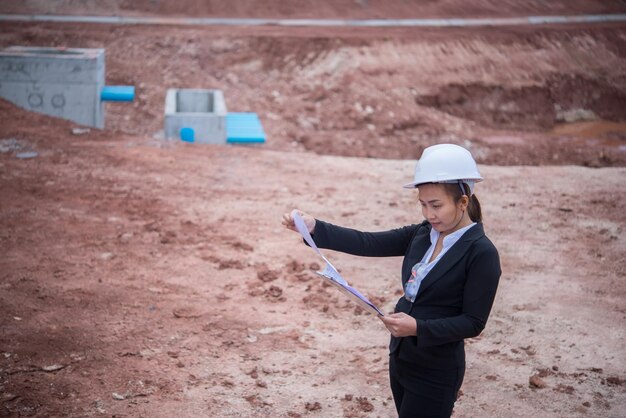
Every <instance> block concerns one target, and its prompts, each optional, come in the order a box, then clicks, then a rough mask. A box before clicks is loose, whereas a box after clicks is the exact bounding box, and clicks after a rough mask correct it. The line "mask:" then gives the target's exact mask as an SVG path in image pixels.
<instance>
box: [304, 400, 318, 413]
mask: <svg viewBox="0 0 626 418" xmlns="http://www.w3.org/2000/svg"><path fill="white" fill-rule="evenodd" d="M304 409H306V410H307V411H309V412H314V411H321V410H322V405H321V404H320V403H319V402H307V403H306V404H305V405H304Z"/></svg>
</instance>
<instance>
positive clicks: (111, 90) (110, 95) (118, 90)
mask: <svg viewBox="0 0 626 418" xmlns="http://www.w3.org/2000/svg"><path fill="white" fill-rule="evenodd" d="M134 99H135V86H104V88H103V89H102V92H101V93H100V100H102V101H103V102H132V101H133V100H134Z"/></svg>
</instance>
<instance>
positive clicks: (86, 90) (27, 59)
mask: <svg viewBox="0 0 626 418" xmlns="http://www.w3.org/2000/svg"><path fill="white" fill-rule="evenodd" d="M104 75H105V68H104V49H79V48H48V47H45V48H41V47H24V46H12V47H9V48H5V49H3V50H2V51H0V97H3V98H4V99H6V100H9V101H11V102H13V103H14V104H16V105H17V106H20V107H23V108H24V109H27V110H31V111H35V112H39V113H45V114H47V115H51V116H56V117H60V118H64V119H69V120H72V121H74V122H76V123H79V124H81V125H87V126H93V127H96V128H103V127H104V105H103V103H102V101H101V97H100V95H101V91H102V89H103V88H104V82H105V76H104Z"/></svg>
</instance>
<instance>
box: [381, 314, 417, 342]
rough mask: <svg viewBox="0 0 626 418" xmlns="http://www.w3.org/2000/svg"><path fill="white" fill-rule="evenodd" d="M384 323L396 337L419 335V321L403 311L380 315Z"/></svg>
mask: <svg viewBox="0 0 626 418" xmlns="http://www.w3.org/2000/svg"><path fill="white" fill-rule="evenodd" d="M378 318H380V320H381V321H383V324H385V326H386V327H387V329H388V330H389V332H391V335H393V336H394V337H410V336H415V335H417V322H415V318H413V317H412V316H409V315H407V314H405V313H403V312H397V313H394V314H390V315H385V316H379V317H378Z"/></svg>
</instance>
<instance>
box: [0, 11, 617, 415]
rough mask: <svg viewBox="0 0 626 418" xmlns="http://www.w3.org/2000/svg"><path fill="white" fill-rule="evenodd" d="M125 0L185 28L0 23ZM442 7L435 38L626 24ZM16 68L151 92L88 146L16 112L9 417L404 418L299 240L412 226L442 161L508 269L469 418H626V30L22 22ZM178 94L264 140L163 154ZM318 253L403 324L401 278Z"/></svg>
mask: <svg viewBox="0 0 626 418" xmlns="http://www.w3.org/2000/svg"><path fill="white" fill-rule="evenodd" d="M105 3H106V4H108V5H110V6H111V7H113V6H114V7H117V10H118V12H119V13H122V12H128V13H135V14H143V13H156V14H158V13H180V10H170V9H165V7H166V6H165V2H163V3H160V2H153V1H150V2H136V3H135V2H133V3H134V4H135V8H133V9H132V10H131V8H130V6H129V4H131V2H122V1H119V2H113V1H112V0H111V1H109V2H102V3H95V2H94V3H92V2H84V1H83V2H73V1H63V2H58V3H57V6H58V8H57V9H56V10H47V9H45V8H44V6H43V5H44V4H47V2H41V1H27V2H22V3H21V7H22V8H20V6H16V5H9V4H6V3H3V4H2V5H0V12H15V13H18V12H19V13H23V12H30V13H33V12H53V11H56V12H58V13H69V11H68V10H70V9H71V10H72V11H76V12H82V13H100V14H106V13H104V12H105V11H106V10H107V9H106V8H104V9H102V7H104V6H102V5H103V4H105ZM178 3H179V4H181V7H182V6H184V5H186V6H188V7H187V9H186V10H191V11H195V12H196V14H200V15H205V14H206V15H220V16H240V17H241V16H244V17H245V16H248V17H266V16H268V17H294V16H296V17H303V16H304V17H322V18H324V17H336V16H337V15H341V16H343V14H342V13H343V11H345V10H347V9H348V8H349V6H352V7H353V9H354V10H356V11H354V14H351V13H352V12H349V13H348V12H346V13H347V15H349V16H351V17H356V18H360V17H381V16H383V17H385V16H386V17H390V16H391V17H398V16H397V14H400V16H406V17H421V16H422V14H419V15H418V16H413V15H411V14H410V13H409V11H410V10H413V8H411V7H409V6H410V5H411V4H413V2H399V3H398V4H404V6H397V7H398V8H397V9H393V8H392V9H389V10H387V9H385V7H383V6H382V3H379V2H374V1H371V2H348V1H343V2H340V1H338V2H316V4H317V3H319V4H320V5H319V8H316V9H315V10H312V9H307V7H305V6H303V7H302V8H294V9H293V10H291V9H288V8H287V9H285V8H283V6H281V4H283V3H282V2H277V1H275V2H268V6H267V9H264V11H257V13H256V14H255V13H251V12H250V10H251V9H250V6H249V4H248V3H250V2H245V1H231V2H229V3H228V4H229V6H223V8H222V9H219V7H218V6H216V4H218V3H219V4H222V3H223V2H195V1H191V0H189V1H187V2H178ZM306 3H307V4H309V3H308V2H306ZM423 3H424V4H425V7H426V6H427V8H428V9H427V10H428V12H427V13H426V12H424V13H426V14H427V15H429V16H449V15H450V14H453V15H455V16H458V15H463V16H483V15H489V16H494V15H509V14H510V15H517V14H527V13H533V12H534V14H540V13H544V14H547V13H558V12H563V11H564V10H568V9H567V7H566V5H570V6H571V9H569V10H570V11H571V12H572V13H574V12H577V13H583V12H584V13H608V12H621V13H624V10H625V9H626V6H624V5H623V3H622V2H618V1H616V2H593V1H587V2H585V1H577V2H574V3H570V2H568V3H565V2H538V1H537V2H526V3H525V6H521V5H518V4H520V3H519V2H506V3H507V4H510V5H517V6H512V7H513V9H507V13H499V12H498V10H500V9H498V8H497V7H496V4H495V2H488V1H483V2H479V1H474V2H470V3H471V5H472V6H471V7H469V6H468V7H467V8H464V9H463V8H461V6H460V5H461V4H465V3H461V2H457V1H453V0H450V1H441V2H435V1H430V2H423ZM499 3H502V2H499ZM545 3H549V4H550V5H549V6H546V5H545ZM94 4H100V6H94ZM302 4H303V5H304V2H302ZM207 5H208V6H207ZM209 6H211V7H213V9H211V7H209ZM292 6H293V5H292ZM159 7H163V8H159ZM285 7H286V6H285ZM294 7H295V6H294ZM403 7H406V8H403ZM515 7H517V9H516V8H515ZM64 8H67V9H64ZM183 8H184V7H183ZM215 8H217V9H215ZM296 9H297V10H296ZM353 9H350V10H353ZM109 10H112V9H109ZM294 10H296V11H294ZM458 11H464V13H460V12H459V13H457V12H458ZM385 13H386V14H385ZM9 45H37V46H59V47H86V48H106V66H107V71H106V73H107V84H111V85H114V84H125V85H135V86H136V88H137V96H136V100H135V102H134V103H132V104H128V103H119V104H107V109H106V110H107V121H106V129H104V130H102V131H99V130H95V129H92V130H91V131H90V132H88V133H85V134H80V135H76V134H73V133H72V129H73V128H75V127H76V126H75V125H74V124H73V123H71V122H68V121H63V120H59V119H54V118H51V117H47V116H43V115H38V114H34V113H29V112H27V111H25V110H22V109H19V108H16V107H15V106H13V105H11V104H9V103H8V102H6V101H1V100H0V120H2V125H1V128H0V196H1V198H0V251H1V253H2V254H3V257H2V258H0V288H1V290H0V330H1V331H0V353H1V355H0V416H10V417H13V416H16V417H17V416H71V417H85V416H117V417H121V416H164V417H165V416H189V417H191V416H216V417H217V416H219V417H234V416H237V417H259V416H267V417H308V416H311V417H393V416H395V409H394V407H393V401H392V399H391V392H390V390H389V387H388V383H387V343H388V333H387V332H386V330H385V329H384V327H383V326H382V325H381V323H380V322H379V321H378V320H377V319H376V318H374V317H372V316H371V315H369V314H367V313H365V312H364V311H362V310H360V308H358V307H356V306H355V305H354V304H353V303H352V302H350V301H348V300H346V299H345V297H344V296H343V295H342V294H340V293H338V292H337V291H336V290H335V289H333V288H329V287H328V286H325V285H324V284H323V283H322V282H321V281H320V279H319V278H318V277H317V276H316V275H315V274H313V272H312V271H313V270H315V269H317V268H319V259H318V258H317V256H316V255H315V253H314V252H313V251H312V250H311V249H309V248H307V247H306V246H304V245H303V244H302V242H301V240H300V239H298V236H297V235H296V234H294V233H293V232H290V231H286V230H284V229H283V228H282V227H281V225H280V220H281V216H282V213H283V212H285V211H288V210H290V209H291V208H294V207H298V208H301V209H303V210H306V211H308V212H310V213H312V214H314V215H315V216H317V217H319V218H321V219H325V220H328V221H330V222H333V223H337V224H341V225H345V226H351V227H355V228H360V229H365V230H382V229H386V228H392V227H397V226H400V225H404V224H408V223H414V222H419V221H421V219H422V216H421V213H420V212H419V209H418V204H417V196H416V194H415V193H414V192H411V191H407V190H404V189H402V188H401V187H400V185H402V184H403V183H405V182H406V181H408V180H409V179H410V178H411V176H412V170H413V166H414V160H415V158H417V157H418V156H419V155H420V153H421V150H422V149H423V148H424V147H425V146H428V145H430V144H434V143H439V142H452V143H457V144H461V145H463V146H466V147H467V148H469V149H470V150H472V152H473V153H474V155H475V156H476V158H477V159H478V160H479V162H480V163H481V165H480V170H481V173H482V174H483V176H484V177H485V178H486V180H485V182H484V183H481V184H479V185H477V186H476V187H477V188H476V193H477V195H478V197H479V199H480V200H481V203H482V206H483V212H484V214H485V228H486V231H487V234H488V236H489V237H490V238H491V239H492V241H494V243H495V244H496V246H497V247H498V249H499V251H500V255H501V259H502V265H503V275H502V279H501V283H500V288H499V290H498V295H497V299H496V302H495V305H494V308H493V311H492V314H491V317H490V320H489V323H488V324H487V328H486V329H485V331H484V332H483V333H482V335H481V336H479V337H478V338H474V339H471V340H468V341H467V344H466V349H467V361H468V364H467V366H468V367H467V373H466V377H465V382H464V385H463V388H462V394H461V396H460V397H459V400H458V402H457V405H456V408H455V413H454V416H455V417H528V416H546V417H596V416H602V417H622V416H623V415H624V411H625V410H626V389H625V386H624V383H625V381H626V370H625V367H624V365H625V364H626V352H625V351H624V344H625V341H624V338H625V335H624V330H625V329H626V326H625V325H626V282H625V278H626V259H625V257H624V254H625V251H624V249H625V248H626V243H625V239H624V228H625V225H626V214H624V211H623V210H621V205H622V202H623V201H624V200H625V199H626V186H625V185H624V179H626V72H625V71H624V68H626V29H625V28H624V26H623V25H593V26H587V27H584V26H580V25H576V26H560V27H556V26H554V27H540V28H539V27H532V28H524V27H518V28H501V29H485V28H483V29H471V30H461V29H446V30H435V29H428V30H425V29H406V28H405V29H384V30H382V29H354V28H352V29H341V28H280V27H257V28H243V27H234V28H231V27H229V28H226V27H173V26H166V27H157V26H111V25H87V24H73V25H61V24H43V23H38V24H32V23H29V24H25V23H19V24H18V23H6V22H4V23H3V30H2V31H1V32H0V46H1V47H4V46H9ZM171 87H202V88H219V89H222V90H223V91H224V94H225V97H226V102H227V107H228V109H229V110H230V111H254V112H257V113H258V114H259V116H260V118H261V120H262V122H263V126H264V128H265V130H266V132H267V135H268V141H267V143H266V144H264V145H258V146H249V147H245V146H217V145H215V146H212V145H207V146H202V145H194V144H186V143H183V142H179V141H174V140H165V139H163V131H162V130H163V116H162V113H163V106H164V97H165V91H166V89H167V88H171ZM29 151H34V152H36V153H37V156H36V157H34V158H27V159H23V158H18V156H20V155H22V154H21V153H24V152H29ZM325 254H326V255H327V256H328V257H329V258H330V259H331V261H333V264H335V265H336V266H338V267H340V269H341V271H342V274H343V275H344V276H345V277H346V278H347V279H348V280H349V281H350V282H351V284H353V285H354V286H356V287H357V288H358V289H359V290H361V291H362V292H363V293H365V294H366V295H367V296H369V297H370V298H371V299H372V300H373V301H375V302H376V303H377V304H379V306H381V307H382V308H383V310H385V311H390V310H392V308H393V306H394V304H395V300H396V299H397V298H398V297H399V295H400V291H401V289H400V286H399V282H400V278H399V277H398V275H399V271H400V263H401V260H400V259H399V258H389V259H367V258H358V257H351V256H347V255H344V254H339V253H334V252H329V251H327V252H325Z"/></svg>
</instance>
